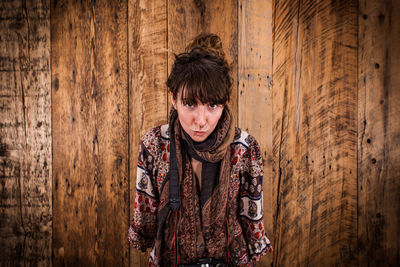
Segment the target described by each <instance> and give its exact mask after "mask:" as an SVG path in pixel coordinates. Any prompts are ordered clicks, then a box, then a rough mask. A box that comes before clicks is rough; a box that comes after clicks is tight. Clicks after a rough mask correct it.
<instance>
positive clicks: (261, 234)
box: [239, 135, 272, 261]
mask: <svg viewBox="0 0 400 267" xmlns="http://www.w3.org/2000/svg"><path fill="white" fill-rule="evenodd" d="M246 141H247V143H248V145H249V146H248V148H247V150H246V152H245V153H244V154H243V158H244V162H243V163H244V166H243V169H242V177H241V190H240V194H239V197H240V212H239V215H240V219H241V223H242V226H243V231H244V236H245V237H246V241H247V245H248V251H249V254H250V258H251V260H252V261H258V260H260V259H261V257H262V256H264V255H265V254H266V253H267V252H272V246H271V244H270V241H269V239H268V238H267V237H266V235H265V230H264V222H263V186H262V181H263V174H264V172H263V159H262V154H261V151H260V146H259V145H258V143H257V141H256V140H255V139H254V138H253V137H252V136H250V135H249V136H248V137H247V138H246Z"/></svg>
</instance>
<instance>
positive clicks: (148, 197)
mask: <svg viewBox="0 0 400 267" xmlns="http://www.w3.org/2000/svg"><path fill="white" fill-rule="evenodd" d="M154 161H155V159H154V156H153V155H151V154H150V153H149V151H148V150H147V149H146V147H145V145H144V144H143V142H140V147H139V157H138V165H137V178H136V194H135V204H134V205H135V206H134V216H133V220H132V224H131V225H130V227H129V233H128V240H129V243H130V244H131V246H132V247H134V248H136V249H139V250H141V251H145V250H146V249H147V248H150V247H152V245H153V242H154V238H155V235H156V230H157V210H158V197H157V196H158V194H157V188H156V185H155V183H154V177H153V168H154Z"/></svg>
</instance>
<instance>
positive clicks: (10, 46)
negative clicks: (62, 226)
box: [0, 1, 52, 266]
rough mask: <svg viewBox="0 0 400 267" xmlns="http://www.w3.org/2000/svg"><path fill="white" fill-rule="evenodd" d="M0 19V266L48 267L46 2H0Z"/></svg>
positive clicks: (50, 230)
mask: <svg viewBox="0 0 400 267" xmlns="http://www.w3.org/2000/svg"><path fill="white" fill-rule="evenodd" d="M0 18H1V20H0V114H1V115H0V251H1V252H0V265H1V266H25V265H28V266H37V265H39V266H49V265H51V236H52V229H51V223H52V206H51V205H52V202H51V188H52V184H51V169H52V163H51V116H50V112H51V94H50V9H49V1H2V2H1V4H0Z"/></svg>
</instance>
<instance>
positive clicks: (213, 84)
mask: <svg viewBox="0 0 400 267" xmlns="http://www.w3.org/2000/svg"><path fill="white" fill-rule="evenodd" d="M178 88H179V92H180V93H181V101H182V103H184V104H190V105H193V104H196V103H197V100H199V101H200V102H201V103H203V104H225V103H227V102H228V101H229V88H227V85H226V81H224V74H223V70H222V68H218V66H212V68H206V67H204V66H203V65H201V64H199V65H196V64H192V65H190V66H187V68H186V70H184V72H183V73H182V80H181V81H180V85H179V87H178Z"/></svg>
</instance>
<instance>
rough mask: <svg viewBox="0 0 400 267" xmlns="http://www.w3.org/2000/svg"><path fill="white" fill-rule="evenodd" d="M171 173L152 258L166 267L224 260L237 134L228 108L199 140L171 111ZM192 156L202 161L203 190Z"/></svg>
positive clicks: (173, 110) (165, 188)
mask: <svg viewBox="0 0 400 267" xmlns="http://www.w3.org/2000/svg"><path fill="white" fill-rule="evenodd" d="M169 131H170V142H171V145H170V171H169V177H168V178H169V179H167V182H166V183H165V185H164V187H163V190H162V193H161V196H160V206H159V207H160V208H161V209H160V212H159V218H158V219H159V220H158V223H159V225H158V234H157V238H156V243H155V251H154V255H153V256H154V258H153V260H154V262H155V263H157V262H158V263H159V264H161V265H163V266H173V265H174V263H176V262H179V263H193V262H195V261H196V260H197V259H198V258H202V257H213V258H216V259H223V258H226V257H227V256H228V255H227V254H228V253H227V242H228V241H227V240H228V236H227V234H228V233H227V232H228V231H227V204H228V187H229V179H230V169H231V158H230V156H231V150H230V144H231V143H232V141H233V137H234V124H233V117H232V113H231V111H230V109H229V107H228V106H225V108H224V111H223V113H222V116H221V118H220V120H219V122H218V124H217V126H216V128H215V130H214V131H213V132H212V133H211V134H210V136H208V137H207V139H206V140H205V141H203V142H195V141H193V140H192V139H191V138H190V136H189V135H188V134H187V133H186V132H185V131H184V130H183V128H182V126H181V125H180V123H179V119H178V114H177V111H176V110H175V109H173V108H172V109H171V112H170V120H169ZM191 158H194V159H196V160H198V161H200V162H201V163H202V173H201V179H202V180H201V181H202V182H201V183H202V187H201V192H200V196H199V193H198V191H197V179H196V178H195V177H194V172H193V169H192V166H191V160H190V159H191Z"/></svg>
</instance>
